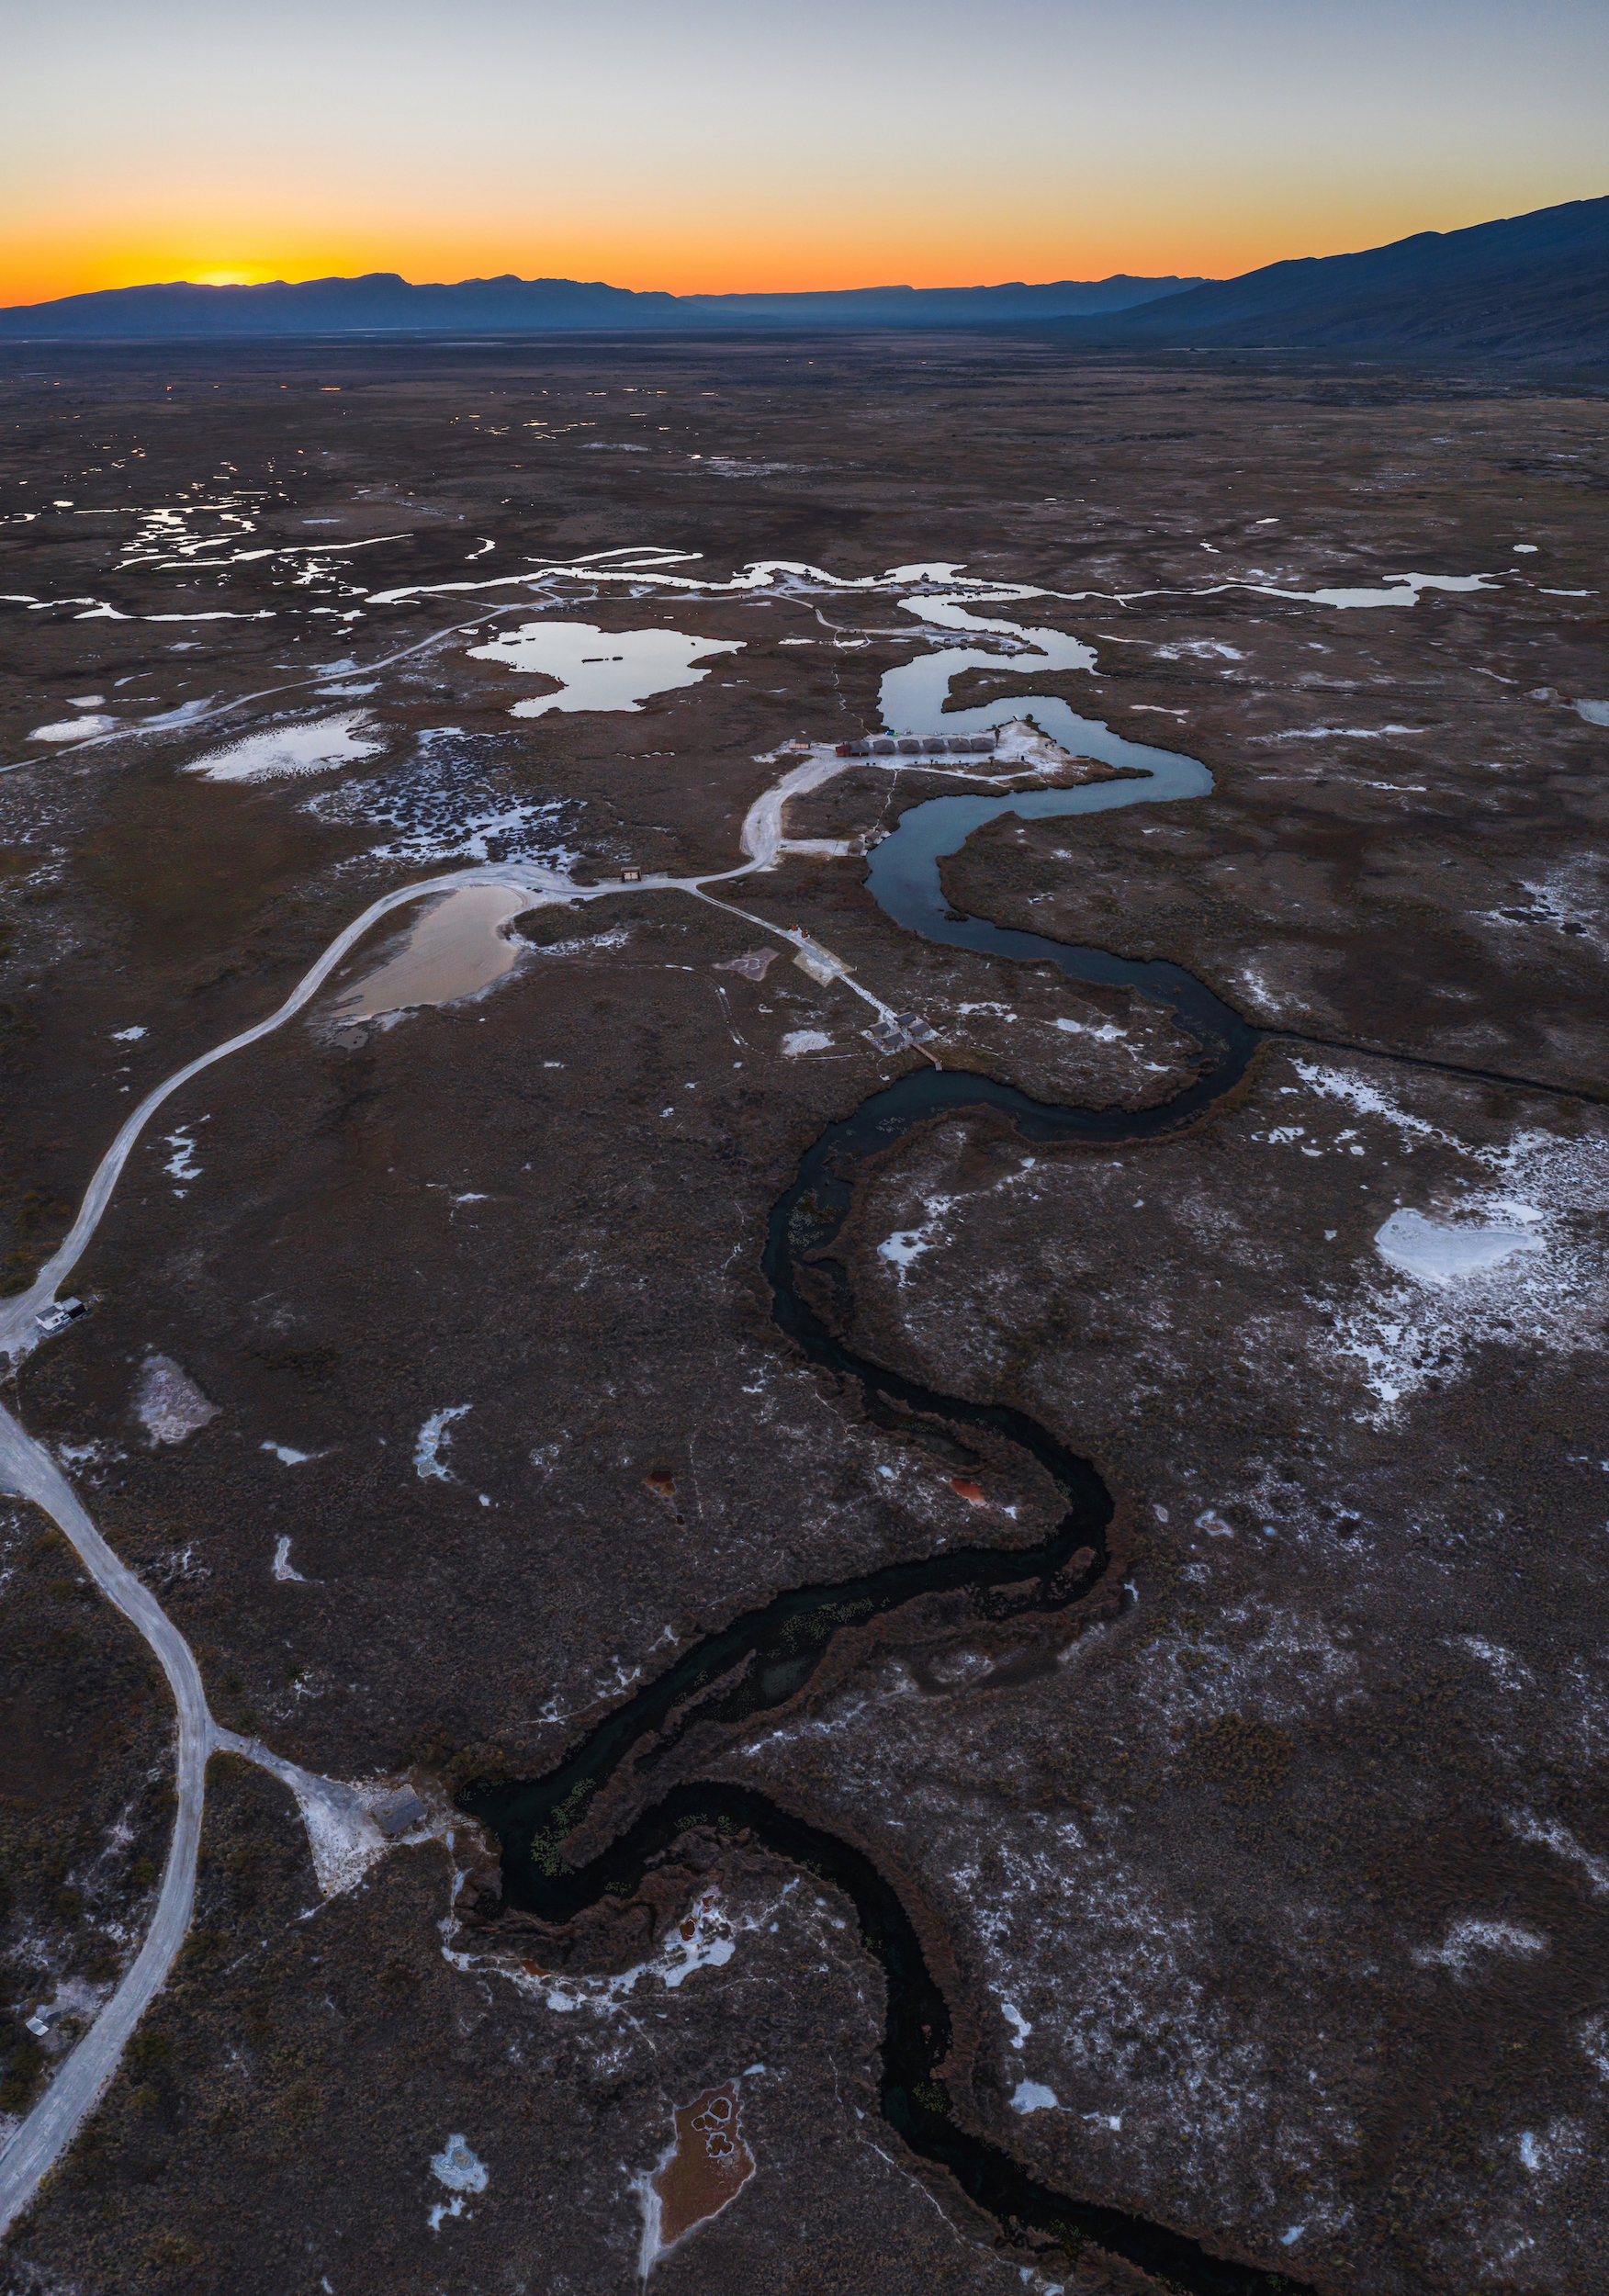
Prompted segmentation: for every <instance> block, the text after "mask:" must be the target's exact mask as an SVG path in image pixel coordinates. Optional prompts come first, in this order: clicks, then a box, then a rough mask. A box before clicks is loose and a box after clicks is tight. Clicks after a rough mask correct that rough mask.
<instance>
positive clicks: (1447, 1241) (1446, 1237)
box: [1375, 1210, 1544, 1290]
mask: <svg viewBox="0 0 1609 2296" xmlns="http://www.w3.org/2000/svg"><path fill="white" fill-rule="evenodd" d="M1533 1217H1534V1218H1536V1219H1540V1218H1541V1214H1540V1213H1539V1212H1538V1213H1535V1214H1534V1215H1533ZM1543 1248H1544V1246H1543V1243H1542V1239H1541V1237H1540V1236H1538V1235H1536V1234H1533V1233H1532V1232H1531V1231H1530V1230H1529V1229H1528V1228H1505V1227H1500V1226H1497V1225H1495V1224H1493V1225H1475V1224H1469V1225H1467V1226H1462V1227H1454V1226H1452V1225H1451V1224H1450V1223H1449V1222H1448V1221H1445V1220H1427V1219H1426V1218H1425V1217H1424V1214H1423V1212H1417V1211H1406V1210H1404V1211H1394V1212H1393V1213H1392V1214H1391V1216H1390V1219H1389V1220H1388V1221H1386V1223H1385V1225H1384V1226H1383V1227H1382V1228H1379V1229H1378V1230H1377V1231H1376V1233H1375V1250H1376V1251H1377V1252H1378V1254H1379V1255H1380V1257H1381V1259H1383V1260H1384V1261H1386V1262H1387V1264H1388V1265H1389V1266H1392V1267H1400V1268H1401V1270H1402V1272H1403V1274H1404V1275H1407V1276H1415V1277H1418V1279H1419V1281H1420V1282H1421V1283H1424V1284H1435V1285H1437V1286H1439V1287H1440V1289H1443V1290H1446V1289H1448V1287H1450V1286H1451V1285H1453V1284H1455V1283H1457V1281H1458V1280H1459V1278H1460V1277H1466V1276H1480V1275H1484V1273H1485V1272H1486V1270H1487V1269H1488V1268H1489V1267H1498V1266H1502V1262H1503V1261H1504V1260H1508V1259H1513V1256H1514V1254H1515V1253H1516V1252H1540V1251H1541V1250H1542V1249H1543Z"/></svg>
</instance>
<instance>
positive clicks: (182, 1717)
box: [0, 1408, 214, 2234]
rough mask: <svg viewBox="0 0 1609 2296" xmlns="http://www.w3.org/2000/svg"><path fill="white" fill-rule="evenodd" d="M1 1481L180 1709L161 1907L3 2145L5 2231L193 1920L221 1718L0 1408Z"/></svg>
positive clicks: (129, 1577)
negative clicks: (127, 1624)
mask: <svg viewBox="0 0 1609 2296" xmlns="http://www.w3.org/2000/svg"><path fill="white" fill-rule="evenodd" d="M0 1487H4V1488H6V1489H8V1490H12V1491H17V1493H18V1494H19V1495H20V1496H21V1497H23V1498H25V1499H31V1500H33V1501H34V1503H35V1504H36V1505H38V1506H39V1507H42V1508H43V1509H44V1511H45V1513H46V1514H48V1515H50V1516H51V1519H52V1521H54V1522H55V1523H56V1524H58V1525H60V1527H61V1529H62V1532H63V1533H64V1535H65V1536H67V1537H68V1538H69V1539H71V1540H72V1542H73V1547H74V1548H76V1550H77V1553H78V1556H79V1559H80V1560H81V1561H82V1562H83V1564H84V1569H85V1570H87V1571H88V1572H89V1574H90V1577H91V1578H92V1579H93V1580H94V1581H95V1582H96V1585H97V1586H98V1587H99V1588H100V1589H101V1591H102V1593H105V1594H107V1595H109V1596H110V1598H111V1600H112V1601H113V1602H114V1603H115V1604H117V1606H118V1609H119V1610H120V1611H121V1612H122V1613H123V1615H124V1616H125V1617H126V1618H128V1619H129V1620H130V1621H131V1622H132V1623H133V1625H134V1626H136V1627H138V1629H139V1631H140V1632H141V1634H142V1635H143V1636H144V1638H145V1639H146V1641H147V1642H148V1643H149V1644H150V1645H151V1647H152V1649H153V1650H154V1651H155V1652H156V1655H157V1657H158V1658H159V1659H160V1660H162V1667H163V1673H164V1674H166V1676H167V1678H168V1683H169V1684H170V1686H171V1688H172V1690H173V1694H174V1707H175V1709H176V1711H177V1714H178V1758H177V1764H176V1771H177V1774H176V1778H175V1781H174V1783H175V1785H176V1788H177V1793H178V1814H177V1818H176V1819H175V1821H174V1832H173V1839H172V1840H171V1841H170V1842H169V1844H168V1854H167V1863H166V1865H165V1866H164V1868H163V1876H162V1890H161V1894H160V1895H159V1896H158V1898H157V1901H156V1915H155V1919H153V1920H152V1925H151V1928H150V1930H149V1931H148V1932H147V1934H146V1939H145V1942H144V1944H143V1945H142V1946H141V1949H140V1952H139V1953H138V1954H137V1955H136V1956H135V1959H134V1961H133V1962H132V1963H131V1964H130V1965H129V1969H128V1970H127V1971H126V1972H125V1974H124V1976H123V1980H122V1983H121V1984H120V1985H119V1986H118V1989H117V1991H116V1992H115V1993H114V1994H113V1995H112V1998H111V1999H110V2000H109V2001H108V2002H107V2005H106V2007H105V2008H104V2009H102V2010H101V2012H100V2015H99V2016H98V2017H97V2018H96V2020H95V2023H94V2024H93V2025H92V2026H91V2027H90V2029H89V2031H88V2032H87V2033H85V2035H84V2039H83V2040H82V2041H81V2042H80V2043H78V2046H77V2047H76V2048H75V2049H74V2050H73V2054H72V2055H71V2056H70V2057H68V2059H67V2061H66V2063H65V2064H64V2065H62V2067H61V2069H60V2071H59V2072H58V2073H57V2074H56V2077H55V2078H54V2079H53V2080H52V2081H51V2085H50V2087H49V2088H47V2089H46V2091H45V2093H44V2095H43V2096H42V2097H41V2098H40V2099H39V2103H38V2104H37V2105H36V2106H35V2107H34V2109H33V2110H32V2111H31V2112H30V2113H29V2114H28V2118H27V2119H26V2120H25V2121H24V2122H23V2123H22V2125H21V2127H20V2128H19V2129H18V2130H17V2133H15V2135H14V2136H13V2137H12V2139H11V2142H10V2144H7V2146H6V2150H5V2152H4V2153H0V2234H4V2233H5V2232H6V2230H7V2228H8V2227H9V2226H10V2224H11V2223H12V2222H13V2221H14V2219H15V2218H16V2217H17V2215H18V2214H19V2212H21V2211H22V2210H23V2209H25V2208H27V2206H28V2203H29V2201H30V2200H32V2199H33V2197H34V2195H35V2193H36V2192H37V2191H38V2190H39V2184H40V2181H41V2179H42V2178H44V2177H45V2175H46V2174H47V2172H48V2171H49V2170H50V2169H51V2168H52V2167H54V2166H55V2164H56V2161H57V2159H58V2158H59V2157H60V2155H62V2152H63V2151H64V2150H65V2149H66V2147H67V2145H68V2144H70V2143H71V2142H72V2139H73V2134H74V2133H75V2131H76V2130H77V2128H78V2125H79V2123H80V2122H82V2121H83V2120H84V2117H85V2115H86V2114H88V2113H90V2112H93V2110H95V2107H96V2104H97V2102H98V2101H99V2099H100V2097H101V2094H102V2092H103V2091H104V2089H105V2088H106V2086H107V2082H108V2081H109V2080H110V2079H111V2077H112V2075H113V2074H114V2073H115V2072H116V2071H117V2069H118V2060H119V2058H120V2057H121V2056H122V2054H123V2047H124V2044H125V2043H126V2042H127V2041H128V2039H129V2034H130V2033H131V2032H133V2031H134V2028H135V2026H136V2025H137V2024H138V2023H139V2022H140V2020H141V2016H142V2015H143V2014H144V2011H145V2007H146V2004H147V2002H148V2001H149V2000H150V1999H151V1998H152V1994H154V1993H155V1992H157V1991H158V1989H159V1988H160V1987H161V1986H162V1984H163V1980H164V1979H165V1978H166V1976H167V1973H168V1971H169V1970H170V1969H171V1968H172V1967H173V1965H174V1959H175V1957H176V1955H177V1953H178V1951H179V1948H180V1946H181V1945H182V1944H183V1943H184V1941H185V1935H186V1930H188V1929H189V1926H190V1909H191V1906H192V1904H193V1903H194V1900H195V1895H196V1854H197V1849H198V1847H199V1845H200V1840H201V1797H202V1792H203V1786H204V1782H205V1777H206V1771H207V1757H208V1754H209V1753H210V1752H211V1750H212V1744H213V1737H214V1731H213V1722H212V1716H211V1715H210V1713H209V1712H208V1706H207V1693H206V1691H205V1690H204V1689H203V1688H202V1683H201V1672H200V1669H199V1668H198V1667H197V1664H196V1661H195V1659H194V1658H193V1657H192V1656H191V1654H190V1646H189V1644H188V1643H187V1642H186V1640H185V1638H184V1637H183V1635H181V1634H180V1632H179V1630H178V1628H177V1627H176V1626H174V1623H173V1620H172V1619H171V1618H169V1616H168V1615H167V1613H166V1612H165V1611H164V1610H163V1607H162V1605H161V1604H160V1603H159V1602H158V1601H157V1600H156V1597H155V1596H154V1595H153V1594H152V1593H151V1591H150V1589H149V1588H148V1587H145V1586H142V1585H141V1582H140V1581H139V1580H138V1579H137V1578H136V1577H135V1576H134V1573H133V1572H132V1571H131V1570H128V1569H127V1568H126V1567H125V1566H124V1565H123V1564H122V1563H120V1562H119V1561H118V1558H117V1556H116V1555H115V1554H113V1552H112V1550H111V1548H109V1547H108V1546H107V1542H106V1540H105V1539H104V1538H103V1537H102V1536H101V1535H100V1533H99V1532H98V1531H97V1530H96V1527H95V1525H94V1524H93V1523H92V1522H91V1521H90V1518H89V1516H88V1515H87V1514H85V1512H84V1508H83V1506H82V1505H81V1504H80V1503H79V1500H78V1496H77V1493H76V1492H75V1491H73V1486H72V1484H71V1483H70V1482H69V1481H68V1480H67V1478H66V1476H65V1475H63V1474H62V1470H61V1469H60V1468H59V1467H58V1466H57V1465H56V1462H55V1461H54V1459H52V1458H51V1456H50V1454H49V1452H48V1451H47V1450H46V1449H45V1447H44V1446H43V1445H42V1444H39V1443H36V1442H35V1441H34V1439H33V1437H32V1436H31V1435H25V1434H24V1432H23V1430H22V1429H21V1428H20V1427H19V1426H18V1425H17V1421H16V1420H15V1419H14V1418H13V1417H12V1415H11V1413H10V1412H8V1411H6V1410H5V1409H3V1408H0Z"/></svg>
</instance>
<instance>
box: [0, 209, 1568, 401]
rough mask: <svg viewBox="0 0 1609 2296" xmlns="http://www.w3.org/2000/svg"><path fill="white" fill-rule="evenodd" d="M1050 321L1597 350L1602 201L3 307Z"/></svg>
mask: <svg viewBox="0 0 1609 2296" xmlns="http://www.w3.org/2000/svg"><path fill="white" fill-rule="evenodd" d="M768 327H867V328H879V327H945V328H951V327H966V328H977V329H985V328H995V329H1010V330H1016V329H1019V328H1025V327H1026V328H1031V329H1033V330H1034V331H1035V332H1041V331H1045V330H1049V331H1052V332H1054V333H1055V334H1056V335H1057V336H1058V337H1060V338H1062V339H1063V340H1065V341H1068V342H1070V343H1085V344H1086V345H1088V346H1089V347H1091V348H1102V349H1106V348H1122V349H1131V350H1139V349H1142V348H1147V347H1150V348H1158V349H1160V348H1164V347H1166V348H1174V349H1182V348H1198V349H1213V348H1228V347H1231V346H1234V345H1243V346H1244V347H1245V348H1247V349H1255V350H1274V349H1288V350H1322V351H1341V352H1356V353H1360V354H1373V353H1383V354H1388V355H1396V356H1406V357H1411V358H1414V357H1421V358H1423V357H1428V358H1436V357H1441V356H1446V355H1469V354H1475V355H1490V356H1495V357H1505V358H1553V359H1571V360H1588V361H1594V362H1603V361H1609V197H1605V198H1602V199H1574V200H1570V201H1569V202H1568V203H1566V204H1565V205H1563V206H1560V207H1554V208H1537V209H1536V210H1535V211H1534V212H1533V213H1532V214H1530V215H1522V216H1510V217H1506V218H1504V219H1501V220H1499V221H1496V222H1491V223H1477V224H1473V225H1471V226H1470V227H1469V228H1468V230H1465V231H1416V232H1415V233H1414V234H1413V235H1412V237H1411V238H1409V239H1401V240H1396V241H1394V242H1392V243H1391V244H1390V245H1389V246H1386V247H1372V248H1367V249H1364V250H1363V251H1361V252H1360V253H1356V254H1347V255H1322V256H1308V257H1304V258H1301V259H1300V260H1298V261H1294V262H1289V263H1277V264H1266V266H1265V267H1264V268H1262V269H1261V270H1257V271H1247V272H1244V273H1243V274H1242V275H1241V276H1240V277H1239V278H1234V279H1209V280H1201V279H1182V278H1174V277H1169V278H1155V279H1142V278H1135V277H1131V276H1129V275H1128V274H1127V273H1120V274H1118V275H1116V276H1113V277H1111V278H1109V279H1097V280H1089V279H1053V280H1051V281H1048V282H1047V283H1045V284H1043V285H1041V286H1029V285H1026V284H1024V283H1022V282H1020V281H1018V282H1013V283H1011V284H1008V285H1007V286H1003V287H853V288H845V289H828V290H826V291H824V292H820V293H816V294H804V295H669V294H664V293H659V292H654V291H639V290H637V289H636V288H632V287H609V286H607V285H605V284H604V283H603V282H602V281H601V280H579V279H518V278H514V277H512V276H507V277H503V278H498V279H463V280H459V281H458V282H457V283H456V285H453V286H423V287H415V286H413V285H411V284H410V282H409V281H408V280H406V279H403V278H401V277H400V276H399V275H398V274H397V273H395V272H389V271H374V272H369V273H367V274H366V276H363V277H361V278H355V279H306V280H302V281H300V282H297V283H291V282H287V281H285V280H276V281H274V282H273V283H272V284H270V285H265V286H261V287H194V286H190V285H188V284H186V283H177V284H174V285H169V286H165V287H113V288H109V289H107V290H105V291H104V292H102V293H99V294H95V295H69V296H63V297H62V298H60V299H59V300H57V301H53V302H48V303H23V304H14V305H12V306H11V307H10V308H9V309H8V310H0V341H12V342H17V341H34V342H62V341H74V340H76V341H82V342H106V341H125V342H128V341H157V342H174V341H179V340H184V339H191V340H195V339H200V340H204V341H205V340H217V341H223V340H247V339H253V338H257V339H262V338H272V337H275V336H295V335H310V336H325V337H328V336H342V335H355V334H412V335H444V334H459V333H468V334H504V335H507V334H532V335H543V334H568V333H578V332H587V331H598V332H609V333H618V332H638V331H644V330H649V329H655V330H660V331H665V332H689V331H701V332H702V331H707V330H714V329H719V328H739V329H750V328H768Z"/></svg>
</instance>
